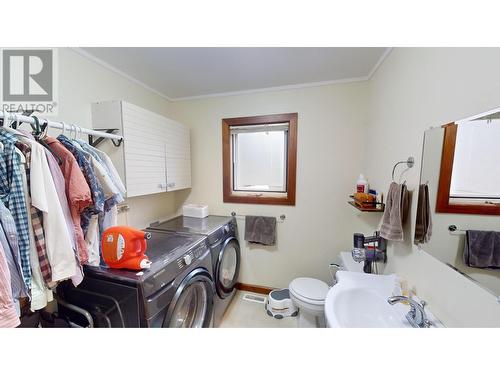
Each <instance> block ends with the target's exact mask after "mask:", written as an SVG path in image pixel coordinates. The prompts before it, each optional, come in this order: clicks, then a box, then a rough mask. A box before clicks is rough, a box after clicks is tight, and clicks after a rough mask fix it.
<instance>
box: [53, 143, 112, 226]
mask: <svg viewBox="0 0 500 375" xmlns="http://www.w3.org/2000/svg"><path fill="white" fill-rule="evenodd" d="M57 140H58V141H59V142H61V144H62V145H63V146H64V147H66V149H67V150H69V151H70V152H71V153H72V154H73V156H74V157H75V159H76V161H77V163H78V165H79V166H80V169H81V171H82V173H83V175H84V176H85V179H86V181H87V183H88V186H89V187H90V191H91V192H92V203H93V205H91V206H89V207H87V208H86V209H85V210H84V211H83V213H82V223H81V226H82V229H83V233H86V232H87V230H88V226H89V223H90V219H91V217H92V216H93V215H97V214H99V213H100V212H103V211H104V201H105V200H106V199H105V197H104V192H103V190H102V187H101V185H100V183H99V181H98V180H97V177H96V176H95V175H94V172H93V170H92V166H91V164H90V163H89V161H88V160H87V159H86V158H85V155H83V153H82V152H81V151H80V150H78V148H77V147H76V146H75V145H74V144H73V143H72V142H71V141H70V140H69V139H68V138H67V137H66V136H64V135H62V134H61V135H59V136H58V137H57Z"/></svg>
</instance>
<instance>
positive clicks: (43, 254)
mask: <svg viewBox="0 0 500 375" xmlns="http://www.w3.org/2000/svg"><path fill="white" fill-rule="evenodd" d="M16 147H17V148H18V149H19V150H21V152H22V153H23V154H24V157H25V158H26V164H25V172H26V184H27V186H28V187H29V186H31V173H30V167H31V147H30V146H28V145H27V144H24V143H22V142H17V143H16ZM25 191H26V190H25ZM27 191H28V195H27V196H26V197H25V199H26V200H28V199H29V209H28V211H29V213H30V214H29V215H28V219H31V220H29V221H31V223H30V227H31V228H32V229H33V242H32V243H33V244H34V245H35V249H36V253H37V257H38V266H39V268H40V272H41V275H42V277H43V280H44V282H45V284H46V285H47V286H49V285H50V284H51V282H52V270H51V268H50V262H49V258H48V256H47V249H46V246H45V234H44V232H43V224H42V220H43V213H42V211H40V210H39V209H38V208H36V207H35V206H33V204H31V194H30V192H29V188H28V189H27ZM30 242H31V241H30ZM32 268H33V267H32Z"/></svg>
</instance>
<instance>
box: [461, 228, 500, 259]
mask: <svg viewBox="0 0 500 375" xmlns="http://www.w3.org/2000/svg"><path fill="white" fill-rule="evenodd" d="M464 263H465V264H466V265H467V266H469V267H476V268H500V232H490V231H481V230H468V231H466V234H465V246H464Z"/></svg>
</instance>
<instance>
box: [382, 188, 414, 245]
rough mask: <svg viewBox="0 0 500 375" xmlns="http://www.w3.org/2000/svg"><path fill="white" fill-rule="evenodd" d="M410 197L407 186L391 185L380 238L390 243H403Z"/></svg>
mask: <svg viewBox="0 0 500 375" xmlns="http://www.w3.org/2000/svg"><path fill="white" fill-rule="evenodd" d="M408 204H409V196H408V189H407V188H406V184H397V183H395V182H392V183H391V186H389V192H388V193H387V202H386V204H385V211H384V216H383V218H382V226H381V227H380V236H381V237H382V238H385V239H386V240H389V241H399V242H401V241H403V239H404V238H403V224H404V222H405V221H406V215H407V213H408Z"/></svg>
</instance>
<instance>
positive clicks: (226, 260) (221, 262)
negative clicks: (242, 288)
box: [215, 237, 241, 298]
mask: <svg viewBox="0 0 500 375" xmlns="http://www.w3.org/2000/svg"><path fill="white" fill-rule="evenodd" d="M240 258H241V254H240V244H239V242H238V240H237V239H236V238H234V237H230V238H228V239H227V240H226V241H225V242H224V244H223V245H222V249H221V251H220V253H219V257H218V259H217V267H216V270H215V286H216V289H217V294H218V295H219V296H220V297H221V298H226V297H227V296H229V295H230V294H231V293H232V292H233V290H234V287H235V285H236V282H237V281H238V275H239V272H240V261H241V259H240Z"/></svg>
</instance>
